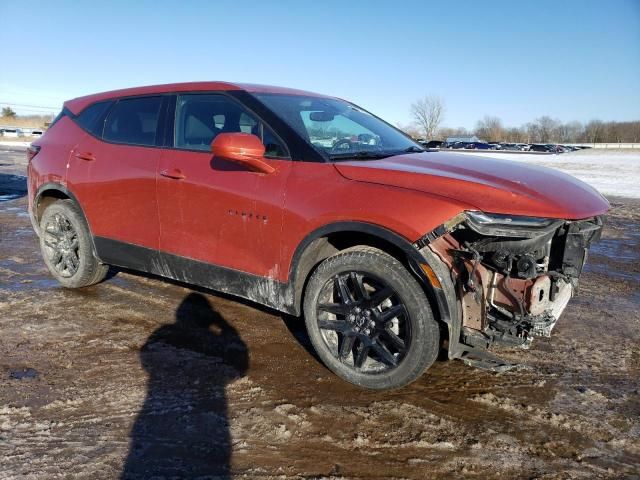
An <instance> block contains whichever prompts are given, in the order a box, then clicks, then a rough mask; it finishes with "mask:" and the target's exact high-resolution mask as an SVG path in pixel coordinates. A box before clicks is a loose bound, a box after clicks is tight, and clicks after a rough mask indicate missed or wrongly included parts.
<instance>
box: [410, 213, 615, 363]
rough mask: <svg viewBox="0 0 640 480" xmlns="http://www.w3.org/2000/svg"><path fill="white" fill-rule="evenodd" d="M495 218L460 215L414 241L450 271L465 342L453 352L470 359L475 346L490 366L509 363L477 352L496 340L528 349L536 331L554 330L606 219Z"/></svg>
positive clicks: (548, 332) (461, 339)
mask: <svg viewBox="0 0 640 480" xmlns="http://www.w3.org/2000/svg"><path fill="white" fill-rule="evenodd" d="M489 217H490V216H489ZM496 217H497V218H498V220H500V222H501V223H500V225H499V226H498V227H497V228H496V229H495V231H494V230H492V228H491V225H487V224H486V223H485V224H482V225H479V224H478V223H477V222H476V223H474V222H473V221H471V220H470V216H469V215H465V214H461V215H459V216H457V217H456V218H455V219H452V221H450V222H447V223H446V224H443V225H442V226H440V227H438V228H437V229H435V230H434V231H432V232H430V233H429V234H427V235H425V236H424V237H422V238H421V239H420V240H418V241H417V242H416V243H415V246H416V247H418V248H420V250H421V252H422V253H423V255H425V256H426V253H427V252H428V253H429V254H431V255H434V256H436V257H438V259H439V260H440V262H441V263H442V264H444V265H445V266H446V268H447V269H448V270H449V273H450V275H451V279H452V283H453V285H454V296H455V302H456V303H457V306H458V309H457V310H458V312H459V325H460V329H459V331H460V337H459V346H460V347H461V348H458V349H457V352H456V353H455V354H454V355H451V352H450V357H451V358H454V357H460V358H465V357H466V360H465V361H471V360H470V357H469V355H470V353H471V352H475V353H474V355H475V356H476V357H482V358H481V359H478V361H479V362H480V363H485V364H487V365H491V368H490V369H492V370H494V367H496V365H498V364H499V365H498V367H497V368H499V369H502V368H506V367H505V365H506V363H508V362H503V363H504V364H503V363H501V362H500V361H494V360H495V359H494V360H490V361H488V360H487V358H485V357H486V356H484V357H483V356H482V355H479V354H477V352H478V351H480V350H485V351H486V350H487V349H488V348H489V347H490V346H491V345H492V344H494V343H499V344H503V345H507V346H511V347H514V346H517V347H523V348H528V347H529V346H530V344H531V342H532V340H533V337H536V336H541V337H549V336H550V335H551V332H552V331H553V328H554V327H555V325H556V324H557V322H558V319H559V318H560V316H561V315H562V313H563V312H564V310H565V309H566V307H567V305H568V303H569V300H570V299H571V297H572V296H573V294H574V292H575V291H576V289H577V286H578V278H579V276H580V274H581V272H582V268H583V266H584V264H585V261H586V258H587V253H588V249H589V247H590V245H591V243H592V242H594V241H597V240H598V239H599V238H600V234H601V230H602V225H603V218H602V217H594V218H591V219H586V220H579V221H563V220H549V221H547V222H541V225H539V226H536V225H534V223H535V219H530V218H523V219H522V220H521V221H520V220H518V219H514V220H513V224H511V225H505V224H504V223H505V221H504V218H503V217H504V216H502V217H498V216H496ZM481 220H483V221H484V220H485V219H484V218H481ZM450 333H453V330H452V329H451V328H450ZM450 343H453V344H456V343H457V342H455V341H453V342H450ZM498 360H499V359H498ZM474 361H475V360H474ZM496 362H497V363H496ZM508 368H512V366H509V367H508Z"/></svg>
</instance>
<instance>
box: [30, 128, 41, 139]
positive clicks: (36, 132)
mask: <svg viewBox="0 0 640 480" xmlns="http://www.w3.org/2000/svg"><path fill="white" fill-rule="evenodd" d="M42 134H43V131H42V130H37V129H36V130H32V132H31V136H32V137H35V138H40V137H41V136H42Z"/></svg>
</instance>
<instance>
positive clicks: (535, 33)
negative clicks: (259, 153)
mask: <svg viewBox="0 0 640 480" xmlns="http://www.w3.org/2000/svg"><path fill="white" fill-rule="evenodd" d="M0 18H2V19H3V21H2V28H0V42H1V44H2V45H3V51H4V54H3V61H2V62H1V63H0V102H11V103H14V104H22V105H32V106H36V107H41V106H46V107H53V108H56V107H59V105H60V104H61V103H62V101H63V100H65V99H68V98H72V97H76V96H80V95H84V94H88V93H93V92H97V91H102V90H110V89H115V88H122V87H128V86H137V85H147V84H156V83H168V82H179V81H193V80H230V81H243V82H251V83H266V84H274V85H282V86H290V87H296V88H302V89H306V90H311V91H317V92H322V93H326V94H331V95H336V96H339V97H343V98H347V99H349V100H351V101H354V102H355V103H358V104H359V105H361V106H363V107H365V108H367V109H369V110H371V111H373V112H374V113H376V114H378V115H380V116H382V117H383V118H385V119H387V120H389V121H391V122H392V123H396V122H401V123H408V122H409V121H410V116H409V106H410V104H411V102H412V101H414V100H415V99H417V98H419V97H421V96H424V95H425V94H435V95H438V96H440V97H442V98H443V99H444V100H445V103H446V115H445V122H444V123H445V125H447V126H450V127H458V126H464V127H467V128H472V127H474V126H475V123H476V121H477V120H478V119H479V118H481V117H483V116H484V115H496V116H498V117H500V118H502V120H503V122H504V123H505V124H507V125H515V126H518V125H520V124H522V123H525V122H527V121H530V120H533V119H534V118H536V117H539V116H541V115H550V116H552V117H554V118H559V119H560V120H563V121H569V120H580V121H588V120H590V119H593V118H599V119H602V120H637V119H640V0H608V1H590V0H585V1H578V0H567V1H548V0H537V1H533V0H524V1H513V0H512V1H490V0H487V1H482V2H480V1H437V2H436V1H433V2H427V1H406V2H401V1H346V0H342V1H339V0H338V1H333V0H322V1H305V0H297V1H280V2H276V1H275V0H273V1H264V0H262V1H251V0H244V1H237V0H235V1H202V2H200V1H186V0H185V1H182V2H177V1H162V0H155V1H136V2H133V1H117V0H114V1H109V2H79V1H78V2H64V1H56V2H38V1H30V2H28V8H27V7H26V4H25V3H24V2H17V1H7V0H4V1H2V2H0ZM13 52H15V54H14V53H13ZM28 108H30V109H28ZM28 108H27V107H22V108H16V110H17V111H18V112H19V113H25V114H26V113H29V112H31V111H33V110H34V109H33V107H28Z"/></svg>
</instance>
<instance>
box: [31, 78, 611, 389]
mask: <svg viewBox="0 0 640 480" xmlns="http://www.w3.org/2000/svg"><path fill="white" fill-rule="evenodd" d="M319 125H321V126H322V128H319ZM327 132H340V133H339V135H338V134H336V137H337V141H335V142H330V143H327V142H326V139H327ZM484 145H486V144H484ZM27 155H28V167H27V171H28V182H27V185H28V190H29V195H28V199H29V213H30V217H31V221H32V223H33V226H34V229H35V231H36V232H37V234H38V236H39V238H40V248H41V252H42V256H43V259H44V263H45V264H46V266H47V268H48V269H49V271H50V272H51V274H52V275H53V277H55V278H56V279H57V280H58V281H59V282H60V283H61V284H62V285H63V286H65V287H67V288H80V287H86V286H89V285H92V284H96V283H98V282H100V281H102V280H103V279H105V277H106V275H107V272H108V269H109V265H115V266H118V267H124V268H127V269H133V270H139V271H143V272H149V273H152V274H156V275H161V276H164V277H168V278H172V279H175V280H179V281H181V282H187V283H192V284H196V285H200V286H202V287H207V288H211V289H214V290H217V291H221V292H225V293H226V294H230V295H235V296H238V297H242V298H245V299H248V300H250V301H253V302H256V303H259V304H263V305H267V306H269V307H271V308H274V309H276V310H279V311H282V312H286V313H288V314H291V315H295V316H303V317H304V322H305V324H306V328H307V331H308V335H309V338H310V340H311V343H312V345H313V347H314V348H315V350H316V352H317V354H318V357H319V358H320V359H321V360H322V361H323V362H324V363H325V365H326V366H327V367H328V368H329V369H331V370H332V371H333V372H335V373H336V374H337V375H339V376H340V377H341V378H343V379H345V380H346V381H349V382H352V383H354V384H356V385H359V386H361V387H366V388H371V389H390V388H397V387H400V386H402V385H406V384H407V383H409V382H412V381H413V380H415V379H417V378H418V377H419V376H420V375H421V374H422V373H423V371H424V370H425V369H426V368H428V367H429V366H431V365H432V364H433V363H434V361H435V360H436V357H437V356H438V354H439V352H440V349H441V348H446V349H447V352H448V356H449V358H463V359H465V360H466V361H467V362H468V363H471V364H474V362H476V363H475V364H477V365H479V366H482V365H484V364H485V363H483V361H482V360H478V358H485V359H486V358H487V355H486V352H485V350H486V349H487V348H489V347H490V346H491V345H492V344H503V345H509V346H511V347H514V346H521V347H526V346H528V345H529V344H530V343H531V341H532V339H533V337H534V336H540V335H542V336H549V335H550V333H551V330H552V328H553V327H554V325H555V324H556V322H557V321H558V319H559V317H560V315H561V314H562V312H563V311H564V309H565V307H566V305H567V303H568V302H569V299H570V298H571V296H572V295H573V293H574V291H575V289H576V287H577V285H578V279H579V277H580V274H581V271H582V268H583V266H584V263H585V260H586V255H587V250H588V248H589V246H590V245H591V243H592V242H593V241H595V240H597V239H598V238H599V236H600V231H601V228H602V215H603V214H604V213H605V212H606V211H607V209H608V206H609V205H608V203H607V201H606V200H605V199H604V198H603V197H602V196H601V195H600V194H599V193H598V192H597V191H596V190H594V189H593V188H592V187H590V186H589V185H587V184H585V183H583V182H581V181H580V180H577V179H575V178H573V177H570V176H568V175H566V174H564V173H560V172H557V171H555V170H552V169H545V168H543V167H539V166H535V167H534V166H529V165H527V164H525V163H520V162H501V161H499V160H495V159H492V158H480V157H473V156H468V155H463V154H460V153H452V152H428V151H425V150H424V149H423V148H422V147H421V146H420V145H419V144H417V143H416V142H414V141H413V140H411V139H410V138H408V137H407V136H406V135H405V134H403V133H402V132H400V131H399V130H398V129H396V128H394V127H393V126H391V125H390V124H388V123H386V122H384V121H383V120H381V119H379V118H377V117H376V116H374V115H372V114H370V113H369V112H367V111H366V110H363V109H362V108H360V107H358V106H356V105H354V104H352V103H349V102H347V101H344V100H341V99H338V98H334V97H329V96H323V95H318V94H314V93H309V92H304V91H300V90H292V89H286V88H279V87H269V86H261V85H244V84H233V83H226V82H199V83H187V84H174V85H160V86H148V87H141V88H132V89H127V90H120V91H114V92H106V93H100V94H96V95H90V96H86V97H80V98H76V99H73V100H70V101H67V102H65V104H64V109H63V111H62V112H61V114H60V115H58V116H57V117H56V119H55V120H54V122H53V123H52V125H51V126H50V128H49V129H48V130H47V132H46V133H45V134H44V135H43V136H42V137H41V138H39V139H37V140H35V141H34V142H33V143H32V144H31V146H30V147H29V149H28V151H27ZM441 332H442V336H441ZM564 333H565V334H567V335H570V334H571V329H570V326H568V327H567V329H565V332H564ZM444 340H446V342H445V341H444ZM482 354H484V357H482ZM295 368H300V369H302V368H306V367H305V366H304V365H302V364H301V365H298V366H296V367H295Z"/></svg>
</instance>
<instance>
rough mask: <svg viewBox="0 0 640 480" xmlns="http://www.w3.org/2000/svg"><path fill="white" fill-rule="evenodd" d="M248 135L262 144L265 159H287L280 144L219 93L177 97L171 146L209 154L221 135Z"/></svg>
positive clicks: (270, 133) (246, 113)
mask: <svg viewBox="0 0 640 480" xmlns="http://www.w3.org/2000/svg"><path fill="white" fill-rule="evenodd" d="M233 132H243V133H250V134H253V135H255V136H257V137H258V138H260V140H261V141H262V143H263V144H264V146H265V157H272V158H289V154H288V153H287V149H286V147H285V146H284V144H283V143H282V141H281V140H280V139H279V138H278V137H277V136H276V135H275V134H274V133H273V132H272V131H271V129H270V128H269V127H268V126H266V125H265V124H264V123H263V122H262V121H260V120H259V119H258V118H256V117H255V116H254V115H253V114H251V113H250V112H248V111H246V110H245V109H244V108H243V107H242V106H240V105H239V104H237V103H236V102H234V101H233V100H230V99H229V98H227V97H226V96H224V95H220V94H197V93H194V94H185V95H178V98H177V103H176V115H175V131H174V147H176V148H182V149H186V150H202V151H209V149H210V146H211V142H212V141H213V139H214V138H216V136H218V135H219V134H220V133H233Z"/></svg>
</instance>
